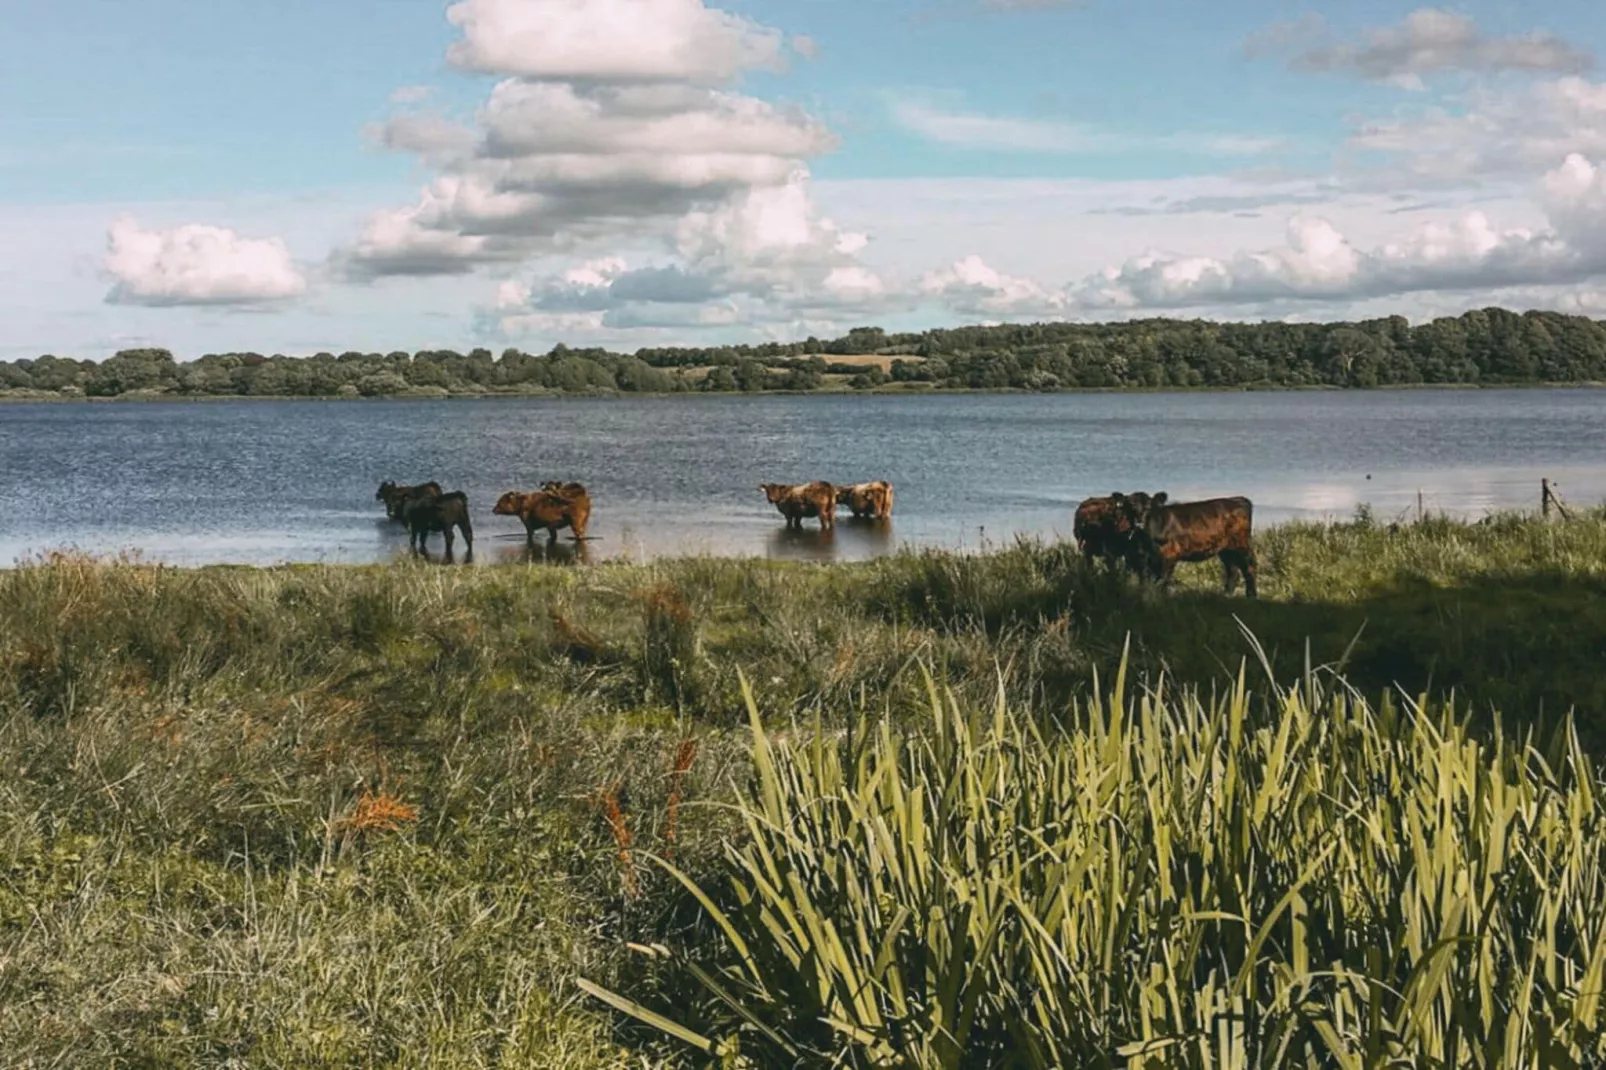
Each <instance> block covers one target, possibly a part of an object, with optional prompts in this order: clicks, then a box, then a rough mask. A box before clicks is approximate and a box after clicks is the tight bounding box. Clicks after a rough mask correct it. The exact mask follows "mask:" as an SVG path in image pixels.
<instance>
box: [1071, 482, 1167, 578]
mask: <svg viewBox="0 0 1606 1070" xmlns="http://www.w3.org/2000/svg"><path fill="white" fill-rule="evenodd" d="M1150 500H1151V496H1150V495H1148V494H1144V493H1143V492H1141V491H1139V492H1138V493H1135V494H1121V493H1119V492H1115V493H1112V494H1111V495H1110V496H1109V497H1108V498H1087V499H1085V500H1083V501H1082V503H1081V504H1079V505H1078V506H1077V507H1076V515H1075V516H1074V517H1073V518H1072V520H1071V534H1072V536H1073V537H1075V539H1076V547H1077V549H1079V550H1081V551H1082V560H1083V561H1085V562H1086V563H1087V564H1089V565H1091V564H1092V563H1093V559H1094V558H1103V559H1104V560H1105V561H1126V562H1128V563H1130V561H1131V559H1132V552H1133V549H1134V543H1133V532H1132V521H1131V518H1130V517H1129V515H1128V513H1129V511H1132V510H1139V511H1140V510H1142V509H1145V508H1147V507H1148V504H1149V501H1150ZM1128 502H1130V503H1132V510H1129V509H1128V507H1127V504H1126V503H1128Z"/></svg>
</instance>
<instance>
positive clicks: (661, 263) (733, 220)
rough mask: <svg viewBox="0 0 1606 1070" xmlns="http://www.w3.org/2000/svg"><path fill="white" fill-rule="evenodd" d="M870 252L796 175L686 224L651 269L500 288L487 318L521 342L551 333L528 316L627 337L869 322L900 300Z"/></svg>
mask: <svg viewBox="0 0 1606 1070" xmlns="http://www.w3.org/2000/svg"><path fill="white" fill-rule="evenodd" d="M867 242H868V239H867V238H866V236H865V235H863V234H861V233H857V232H854V231H848V230H844V229H843V228H841V227H839V226H838V225H837V224H836V223H835V222H833V221H832V220H830V219H828V218H825V217H824V216H822V215H820V213H819V211H818V209H817V208H816V207H815V205H814V204H813V202H812V200H811V199H810V197H809V194H808V184H807V176H806V175H804V174H803V173H801V172H800V173H798V174H795V175H794V176H793V177H792V179H791V180H790V181H789V182H787V183H786V184H785V185H783V186H773V187H760V188H754V189H751V190H748V191H747V192H746V193H745V194H743V195H742V196H740V197H737V198H733V199H731V200H729V201H726V202H724V203H723V204H721V205H719V206H718V207H716V208H712V209H707V210H700V211H695V212H691V213H689V214H687V215H686V216H684V217H683V218H682V219H681V220H680V223H679V225H678V226H677V227H676V228H675V231H674V233H673V234H672V235H669V236H666V238H665V242H664V245H663V248H662V249H661V250H660V251H659V253H658V254H657V255H656V256H655V257H653V259H654V260H655V261H656V262H654V263H648V264H643V265H641V266H638V267H635V268H627V267H626V264H625V262H624V261H623V260H622V259H619V258H610V259H607V260H602V261H592V262H589V263H584V264H581V265H579V266H578V267H575V268H571V269H569V270H567V271H563V272H555V273H549V274H546V275H542V276H539V277H537V278H535V279H533V280H531V281H528V282H523V281H512V282H506V283H503V284H502V286H501V287H500V288H499V289H498V292H497V301H496V305H495V307H494V308H493V309H491V310H488V312H489V315H488V316H485V317H483V318H484V320H485V321H486V322H487V323H489V324H490V325H491V326H492V329H493V330H500V331H501V332H502V333H517V332H519V331H527V330H529V329H531V328H532V327H534V328H535V329H545V321H542V320H539V319H537V320H530V319H528V318H527V317H528V316H529V315H540V314H545V313H557V312H587V313H603V314H605V315H604V316H603V319H602V320H601V321H599V325H600V326H602V327H608V328H621V329H622V328H625V327H627V326H628V327H645V326H651V327H669V326H675V327H683V328H705V327H718V326H728V325H730V324H731V323H733V322H736V320H735V318H734V317H736V316H737V315H738V313H739V314H740V316H741V319H742V322H744V323H749V324H757V323H776V322H782V321H787V320H792V319H796V318H798V317H799V316H802V315H805V314H810V315H823V316H825V317H826V318H831V317H835V316H849V315H857V314H863V313H864V312H866V311H869V310H877V309H885V308H888V307H891V306H892V304H893V303H895V302H896V301H898V300H900V299H902V295H900V294H897V293H895V292H894V290H893V287H891V286H889V285H888V284H887V282H886V281H885V280H884V279H882V278H881V277H880V276H879V275H878V274H877V273H876V272H874V271H872V270H870V269H869V268H867V267H866V266H864V265H863V264H862V263H861V262H860V261H859V254H860V253H861V252H862V251H863V250H864V249H865V247H866V245H867ZM699 310H701V311H699Z"/></svg>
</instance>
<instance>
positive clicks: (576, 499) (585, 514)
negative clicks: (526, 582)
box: [491, 483, 591, 548]
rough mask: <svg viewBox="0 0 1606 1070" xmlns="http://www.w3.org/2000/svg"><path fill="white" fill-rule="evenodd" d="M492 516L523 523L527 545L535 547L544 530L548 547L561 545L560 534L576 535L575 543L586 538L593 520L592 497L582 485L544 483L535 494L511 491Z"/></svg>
mask: <svg viewBox="0 0 1606 1070" xmlns="http://www.w3.org/2000/svg"><path fill="white" fill-rule="evenodd" d="M491 512H493V513H495V514H496V515H497V516H516V517H518V518H519V519H520V520H522V521H524V544H525V545H526V546H529V547H532V548H533V547H534V546H535V533H536V531H538V530H540V529H542V528H545V529H546V533H547V545H548V546H550V545H552V544H553V543H555V542H557V541H558V530H559V529H560V528H568V529H570V530H571V531H573V532H574V538H575V541H576V542H579V541H581V540H583V539H584V538H585V537H586V524H588V523H589V522H590V520H591V495H589V494H587V493H586V489H585V487H583V486H581V485H580V484H579V483H544V484H542V486H541V489H540V490H538V491H536V492H535V493H534V494H521V493H519V492H518V491H516V490H510V491H508V492H507V493H506V494H504V495H502V497H501V498H499V499H497V502H496V505H495V506H493V507H492V508H491Z"/></svg>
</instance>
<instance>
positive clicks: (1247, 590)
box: [1243, 547, 1260, 598]
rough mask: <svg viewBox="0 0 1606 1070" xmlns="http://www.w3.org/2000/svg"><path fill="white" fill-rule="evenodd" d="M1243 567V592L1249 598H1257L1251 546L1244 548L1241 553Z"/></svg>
mask: <svg viewBox="0 0 1606 1070" xmlns="http://www.w3.org/2000/svg"><path fill="white" fill-rule="evenodd" d="M1243 568H1244V594H1246V595H1248V596H1249V597H1250V598H1259V597H1260V595H1259V594H1258V593H1257V592H1256V591H1255V551H1254V549H1253V548H1252V547H1250V548H1246V549H1245V550H1244V554H1243Z"/></svg>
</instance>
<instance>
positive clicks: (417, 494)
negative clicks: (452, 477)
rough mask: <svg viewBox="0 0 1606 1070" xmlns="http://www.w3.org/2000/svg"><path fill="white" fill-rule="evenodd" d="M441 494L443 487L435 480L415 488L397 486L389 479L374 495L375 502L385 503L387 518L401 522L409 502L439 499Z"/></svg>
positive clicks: (380, 485)
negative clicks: (421, 499)
mask: <svg viewBox="0 0 1606 1070" xmlns="http://www.w3.org/2000/svg"><path fill="white" fill-rule="evenodd" d="M440 493H441V485H440V484H439V483H437V482H435V481H434V480H433V479H432V480H430V481H429V482H428V483H420V484H418V485H417V486H413V487H409V486H405V485H397V484H396V483H393V482H391V481H390V480H388V479H387V480H386V481H385V482H383V483H381V484H379V490H378V492H377V493H375V494H374V500H375V501H377V502H384V503H385V515H386V516H387V517H389V518H390V519H391V520H400V519H401V518H402V511H403V510H404V509H405V508H406V507H407V502H408V501H409V500H411V499H413V498H437V497H439V496H440Z"/></svg>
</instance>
